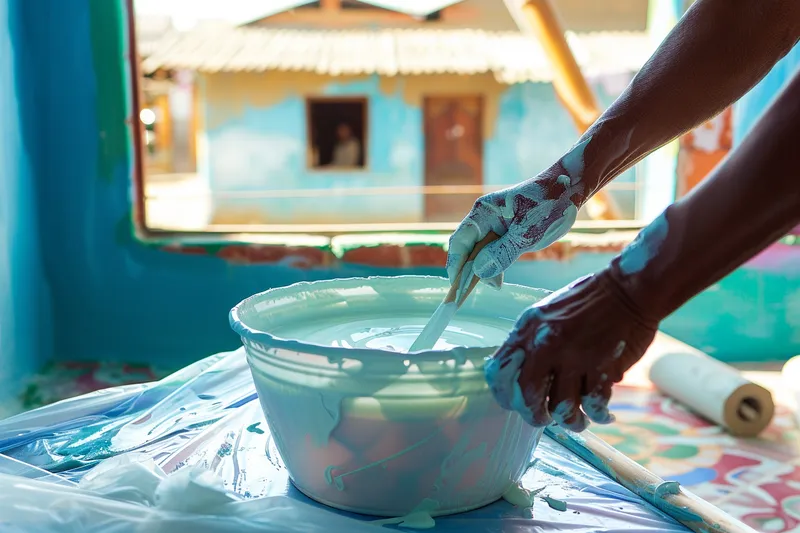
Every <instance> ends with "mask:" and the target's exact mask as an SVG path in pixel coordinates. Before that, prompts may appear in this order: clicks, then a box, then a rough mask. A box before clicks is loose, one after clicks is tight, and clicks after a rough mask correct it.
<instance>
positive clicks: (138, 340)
mask: <svg viewBox="0 0 800 533" xmlns="http://www.w3.org/2000/svg"><path fill="white" fill-rule="evenodd" d="M0 5H2V6H3V7H4V8H5V6H6V5H7V6H9V8H10V9H9V11H8V17H9V19H8V24H9V26H10V38H11V42H10V45H11V46H10V48H9V42H8V40H7V37H3V38H1V39H0V52H2V54H0V65H2V68H3V69H4V72H6V73H8V72H9V69H11V67H12V64H11V63H10V62H9V58H13V65H14V71H13V72H14V77H15V78H16V79H15V80H14V81H13V82H12V81H11V80H12V79H13V78H12V77H10V76H5V75H4V76H3V78H2V81H1V82H0V83H2V94H0V113H2V114H1V115H0V118H2V125H1V126H0V128H2V141H3V145H2V146H3V152H2V154H3V157H2V159H0V169H2V172H3V180H0V253H1V254H3V256H4V259H3V261H0V263H2V265H0V290H1V291H2V293H0V311H2V314H0V324H1V325H2V330H0V331H1V332H2V335H3V338H2V340H0V343H2V344H0V347H2V349H0V365H2V366H0V368H2V371H3V372H4V374H3V379H4V380H6V379H9V377H10V376H9V375H8V370H7V369H11V371H12V372H13V373H14V375H19V374H23V373H25V372H26V371H29V370H31V369H33V368H34V367H35V366H36V365H37V364H38V363H39V362H40V361H41V359H42V357H44V356H46V355H47V354H48V351H47V344H48V339H50V338H52V341H53V343H54V345H53V351H54V353H55V356H56V357H58V358H59V359H115V360H127V361H151V362H156V363H159V364H162V365H165V366H176V365H181V364H185V363H187V362H189V361H192V360H194V359H196V358H199V357H202V356H204V355H207V354H209V353H212V352H215V351H219V350H226V349H230V348H233V347H235V346H237V344H238V340H237V339H236V338H235V336H234V335H233V333H231V332H230V331H229V328H228V324H227V312H228V310H229V308H230V307H231V306H232V305H233V304H235V303H236V302H237V301H239V300H240V299H241V298H243V297H245V296H247V295H250V294H252V293H255V292H257V291H260V290H263V289H266V288H269V287H275V286H280V285H286V284H288V283H292V282H296V281H300V280H309V279H321V278H326V277H333V276H353V275H369V274H391V273H399V271H397V270H379V269H373V268H366V267H358V266H343V267H339V268H336V269H327V270H318V271H304V270H298V269H294V268H290V267H287V266H237V265H231V264H228V263H226V262H224V261H222V260H220V259H217V258H214V257H203V256H180V255H174V254H170V253H166V252H163V251H160V250H158V249H154V248H151V247H147V246H144V245H142V244H141V243H139V242H137V241H136V240H135V239H134V237H133V231H132V226H131V216H130V212H131V206H132V202H131V162H132V160H131V153H130V150H129V147H128V141H127V137H126V136H127V133H126V128H125V119H126V115H125V110H124V105H123V104H124V103H125V100H124V98H125V95H124V94H123V92H122V91H121V90H119V89H115V88H114V87H119V86H121V85H122V83H123V79H122V75H121V68H122V63H121V58H122V57H123V56H124V54H123V53H122V52H120V51H119V50H118V49H117V47H119V46H121V44H120V43H121V40H122V38H123V35H122V34H121V33H120V30H119V26H118V15H119V12H118V11H117V10H116V8H115V7H114V6H115V5H114V4H113V3H112V2H111V0H39V1H37V2H31V1H30V0H4V1H3V2H0ZM0 13H1V14H0V16H1V17H2V19H0V21H2V22H3V23H4V22H5V20H6V19H5V17H6V16H7V15H6V12H5V11H2V12H0ZM15 88H16V90H15ZM15 95H16V99H15ZM17 112H18V115H17ZM17 117H18V118H19V120H18V121H17ZM505 127H507V128H508V129H509V130H512V129H513V127H514V126H513V125H507V126H505ZM502 130H503V127H500V128H498V131H502ZM506 135H508V136H509V138H510V136H511V133H508V134H506ZM120 146H122V148H121V149H120ZM26 162H27V163H26ZM31 190H33V191H34V192H35V194H33V195H32V194H31ZM37 225H38V228H37ZM37 230H38V239H37ZM37 241H38V245H39V247H40V248H39V249H40V250H41V253H40V252H39V251H38V250H39V249H37ZM798 251H800V248H798V247H796V246H786V247H782V248H775V249H773V250H772V251H770V252H768V253H767V254H765V255H764V256H763V257H761V258H759V260H758V261H755V262H753V263H751V264H750V265H749V266H747V267H746V268H744V269H742V270H740V271H739V272H737V273H736V274H734V275H733V276H731V277H729V278H727V279H726V280H724V281H723V282H722V283H720V284H719V286H718V287H716V288H714V289H713V290H711V291H708V292H707V293H705V294H703V295H702V296H701V297H699V298H697V299H696V300H695V301H693V302H692V303H690V304H689V305H688V306H687V307H686V308H684V309H682V310H681V311H679V312H678V313H677V314H676V315H675V316H674V317H672V318H671V319H670V320H669V321H668V323H667V331H668V332H670V333H672V334H674V335H675V336H677V337H679V338H682V339H685V340H687V341H689V342H691V343H693V344H696V345H698V346H701V347H706V348H708V347H711V348H713V349H714V351H715V354H716V355H718V356H720V357H721V358H724V359H728V360H737V359H738V360H754V359H761V360H765V359H782V358H786V357H789V356H791V355H794V354H796V353H800V324H798V323H797V321H798V318H800V308H799V307H798V306H799V305H800V296H799V295H800V279H799V278H798V276H800V274H798V273H799V272H800V269H798V268H797V265H798V260H800V254H799V253H798ZM40 257H41V259H40ZM609 259H610V255H608V254H579V255H577V256H576V257H575V258H573V259H571V260H569V261H566V262H563V263H561V262H550V261H547V262H529V263H524V264H518V265H516V266H514V267H513V268H512V270H511V271H510V272H509V275H508V278H509V281H512V282H519V283H528V284H531V285H537V286H543V287H546V288H557V287H559V286H561V285H563V284H565V283H567V282H569V281H571V280H572V279H574V278H575V277H577V276H580V275H581V274H584V273H587V272H591V271H593V270H596V269H598V268H601V267H602V266H603V265H605V264H606V263H607V262H608V260H609ZM40 262H41V265H42V268H41V269H40V268H39V265H40ZM42 270H43V272H42ZM406 273H407V272H406ZM418 273H435V272H433V271H418ZM48 287H49V294H50V295H51V297H52V306H49V305H48V303H47V302H48V299H47V295H48ZM49 307H52V317H53V320H52V322H51V321H50V320H49V319H48V309H49ZM9 313H12V314H13V316H14V318H13V320H9V318H8V317H9V316H10V315H9ZM9 331H10V332H11V333H10V334H9V333H8V332H9ZM9 335H10V337H9ZM9 339H10V341H9ZM10 343H11V344H10ZM9 346H11V347H9Z"/></svg>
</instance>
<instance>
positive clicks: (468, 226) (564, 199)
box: [447, 139, 590, 287]
mask: <svg viewBox="0 0 800 533" xmlns="http://www.w3.org/2000/svg"><path fill="white" fill-rule="evenodd" d="M589 140H590V139H586V140H585V141H583V142H581V143H579V144H577V145H576V146H575V147H574V148H573V149H572V150H571V151H570V152H569V153H568V154H567V155H566V156H564V157H563V158H562V159H561V160H560V161H559V162H558V163H556V164H555V165H553V166H552V167H551V168H549V169H548V170H546V171H544V172H542V173H541V174H539V175H538V176H536V177H535V178H532V179H530V180H527V181H525V182H523V183H521V184H519V185H516V186H514V187H511V188H508V189H503V190H501V191H497V192H493V193H490V194H487V195H485V196H482V197H480V198H478V200H477V201H476V202H475V205H473V207H472V210H471V211H470V212H469V214H468V215H467V216H466V218H464V220H463V221H462V222H461V224H460V225H459V226H458V228H457V229H456V231H455V232H454V233H453V235H452V236H451V237H450V247H449V252H448V256H447V275H448V276H449V278H450V282H451V283H452V282H453V281H454V280H455V277H456V275H457V274H458V271H459V270H460V269H461V267H462V265H463V264H464V262H465V260H466V258H467V256H468V255H469V253H470V252H471V251H472V249H473V248H474V247H475V244H476V243H478V242H479V241H480V240H481V239H483V238H484V237H485V236H486V235H487V234H488V233H489V232H490V231H493V232H495V233H497V234H498V235H500V238H499V239H497V240H496V241H494V242H492V243H490V244H489V245H487V246H486V247H485V248H484V249H483V250H482V251H481V252H480V253H479V254H478V255H477V256H476V257H475V261H474V262H473V263H472V268H473V270H474V273H475V274H476V275H477V276H478V277H479V278H481V280H482V281H484V282H486V283H487V284H489V285H491V286H493V287H499V286H500V285H501V284H502V279H503V278H502V276H503V272H504V271H505V270H506V269H507V268H508V267H509V266H511V264H512V263H513V262H514V261H516V260H517V259H518V258H519V256H520V255H522V254H523V253H525V252H532V251H536V250H541V249H543V248H546V247H547V246H550V245H551V244H553V243H554V242H555V241H557V240H558V239H560V238H561V237H563V236H564V235H565V234H566V233H567V232H568V231H569V229H570V228H571V227H572V225H573V224H574V223H575V219H576V217H577V216H578V208H579V207H580V205H581V204H582V203H583V202H584V201H585V200H586V197H585V186H584V182H583V179H582V175H583V149H584V147H585V146H586V144H588V142H589ZM470 277H471V276H470Z"/></svg>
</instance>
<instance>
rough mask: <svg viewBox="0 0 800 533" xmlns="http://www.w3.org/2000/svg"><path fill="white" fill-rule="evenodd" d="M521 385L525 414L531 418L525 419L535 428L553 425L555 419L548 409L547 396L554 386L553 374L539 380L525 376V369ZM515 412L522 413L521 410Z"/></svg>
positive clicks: (520, 381)
mask: <svg viewBox="0 0 800 533" xmlns="http://www.w3.org/2000/svg"><path fill="white" fill-rule="evenodd" d="M519 383H520V388H521V389H522V396H523V399H524V400H525V403H524V406H523V407H524V411H525V414H527V415H529V416H530V420H529V419H527V418H525V416H523V419H524V420H525V421H526V422H527V423H528V424H530V425H532V426H533V427H546V426H549V425H550V424H552V423H553V419H552V418H551V417H550V413H549V412H548V409H547V395H548V393H549V392H550V387H551V386H552V384H553V376H552V374H549V375H547V376H543V377H539V378H528V377H526V376H525V371H524V369H523V373H522V376H520V380H519ZM514 410H515V411H517V412H519V413H522V411H521V410H520V409H514Z"/></svg>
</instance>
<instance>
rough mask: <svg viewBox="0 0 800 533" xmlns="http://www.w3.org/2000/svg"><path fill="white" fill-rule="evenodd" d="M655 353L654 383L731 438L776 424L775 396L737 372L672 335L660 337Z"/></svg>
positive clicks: (757, 431) (652, 365)
mask: <svg viewBox="0 0 800 533" xmlns="http://www.w3.org/2000/svg"><path fill="white" fill-rule="evenodd" d="M651 351H653V352H655V353H650V354H648V356H650V357H652V364H651V366H650V373H649V374H650V381H652V382H653V384H654V385H655V386H656V387H657V388H658V389H659V390H660V391H661V392H663V393H664V394H666V395H667V396H670V397H672V398H674V399H675V400H677V401H679V402H680V403H682V404H683V405H685V406H686V407H688V408H689V409H690V410H692V411H693V412H695V413H696V414H698V415H700V416H702V417H703V418H705V419H707V420H709V421H711V422H714V423H716V424H718V425H720V426H722V427H723V428H725V429H726V430H727V431H728V432H729V433H730V434H732V435H734V436H737V437H755V436H756V435H758V434H759V433H761V432H762V431H763V430H764V428H766V427H767V426H768V425H769V423H770V421H771V420H772V416H773V415H774V414H775V403H774V401H773V399H772V394H771V393H770V392H769V391H768V390H767V389H765V388H764V387H762V386H761V385H757V384H755V383H753V382H751V381H749V380H748V379H747V378H745V377H744V376H743V375H742V374H741V373H739V371H738V370H736V369H735V368H733V367H731V366H729V365H726V364H725V363H722V362H721V361H718V360H716V359H714V358H712V357H709V356H708V355H706V354H704V353H703V352H701V351H700V350H697V349H695V348H692V347H691V346H689V345H687V344H684V343H682V342H680V341H678V340H676V339H673V338H671V337H667V336H661V335H659V340H658V342H656V343H654V344H653V347H652V348H651Z"/></svg>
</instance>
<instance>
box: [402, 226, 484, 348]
mask: <svg viewBox="0 0 800 533" xmlns="http://www.w3.org/2000/svg"><path fill="white" fill-rule="evenodd" d="M498 238H500V236H499V235H498V234H497V233H495V232H493V231H490V232H489V234H488V235H486V237H484V238H483V239H481V240H480V241H479V242H478V243H477V244H476V245H475V247H474V248H473V249H472V251H471V252H470V254H469V256H468V257H467V260H466V261H465V262H464V265H463V266H462V267H461V270H459V271H458V274H457V275H456V278H455V279H454V280H453V284H452V285H451V286H450V290H449V291H448V292H447V295H446V296H445V297H444V300H442V303H440V304H439V307H437V308H436V311H434V312H433V315H432V316H431V318H430V320H428V323H427V324H425V327H424V328H422V332H421V333H420V334H419V336H418V337H417V339H416V340H415V341H414V343H413V344H412V345H411V348H409V349H408V351H409V352H418V351H421V350H430V349H432V348H433V347H434V346H436V341H438V340H439V337H441V336H442V333H444V330H445V329H447V326H448V324H450V321H451V320H453V317H454V316H455V314H456V311H458V308H459V307H461V305H462V304H463V303H464V301H465V300H466V299H467V296H469V295H470V293H471V292H472V291H473V289H475V286H476V285H477V284H478V281H480V280H479V278H478V276H476V275H475V274H473V272H472V261H473V260H474V259H475V257H476V256H477V255H478V252H480V251H481V250H483V247H484V246H486V245H487V244H489V243H490V242H492V241H494V240H496V239H498ZM465 273H466V275H465Z"/></svg>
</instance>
